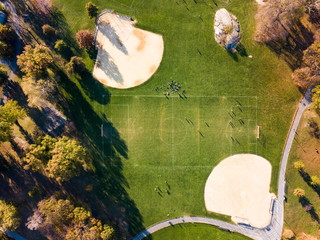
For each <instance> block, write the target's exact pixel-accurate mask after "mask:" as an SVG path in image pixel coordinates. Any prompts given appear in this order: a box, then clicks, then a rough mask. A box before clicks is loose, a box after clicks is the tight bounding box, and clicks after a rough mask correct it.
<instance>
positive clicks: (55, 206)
mask: <svg viewBox="0 0 320 240" xmlns="http://www.w3.org/2000/svg"><path fill="white" fill-rule="evenodd" d="M38 211H39V212H40V213H41V214H42V215H43V217H44V221H43V222H41V223H40V229H41V227H44V226H46V227H50V228H53V229H54V230H57V229H58V230H59V232H60V233H61V234H62V237H63V239H65V240H108V239H111V237H112V236H113V234H114V229H113V228H112V227H111V226H109V225H107V224H103V223H102V222H101V221H100V220H98V219H96V218H93V217H92V216H91V212H90V211H88V210H86V209H85V208H83V207H76V206H74V204H72V203H71V202H70V201H69V200H63V199H59V200H57V199H56V198H54V197H51V198H49V199H45V200H42V201H41V202H39V204H38Z"/></svg>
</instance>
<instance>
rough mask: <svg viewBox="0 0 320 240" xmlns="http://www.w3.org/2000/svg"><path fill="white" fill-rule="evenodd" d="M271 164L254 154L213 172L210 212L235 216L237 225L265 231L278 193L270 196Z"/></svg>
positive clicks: (209, 185) (208, 189) (230, 160)
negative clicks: (241, 224) (240, 224)
mask: <svg viewBox="0 0 320 240" xmlns="http://www.w3.org/2000/svg"><path fill="white" fill-rule="evenodd" d="M270 180H271V164H270V163H269V162H268V161H267V160H266V159H264V158H262V157H259V156H257V155H253V154H237V155H233V156H231V157H228V158H226V159H225V160H223V161H222V162H220V163H219V164H218V165H217V166H216V167H215V168H214V169H213V171H212V172H211V174H210V176H209V178H208V180H207V182H206V186H205V191H204V198H205V204H206V208H207V210H208V211H210V212H216V213H221V214H225V215H229V216H231V219H232V221H234V222H236V223H244V224H249V225H251V226H253V227H257V228H264V227H266V226H267V225H269V224H270V221H271V211H272V204H273V199H274V198H275V195H274V194H271V193H269V185H270Z"/></svg>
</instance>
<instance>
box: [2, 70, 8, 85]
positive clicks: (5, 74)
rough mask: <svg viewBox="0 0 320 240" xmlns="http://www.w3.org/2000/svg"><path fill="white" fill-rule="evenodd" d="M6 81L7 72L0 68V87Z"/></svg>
mask: <svg viewBox="0 0 320 240" xmlns="http://www.w3.org/2000/svg"><path fill="white" fill-rule="evenodd" d="M8 79H9V75H8V72H7V71H6V70H5V69H4V68H2V67H0V86H1V85H2V84H4V83H5V82H6V81H8Z"/></svg>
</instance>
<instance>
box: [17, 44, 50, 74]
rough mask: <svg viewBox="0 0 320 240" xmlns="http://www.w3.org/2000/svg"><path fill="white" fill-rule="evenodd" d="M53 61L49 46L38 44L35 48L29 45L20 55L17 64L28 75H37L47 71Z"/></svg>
mask: <svg viewBox="0 0 320 240" xmlns="http://www.w3.org/2000/svg"><path fill="white" fill-rule="evenodd" d="M52 62H53V58H52V57H51V55H50V51H49V49H48V48H47V47H45V46H41V45H38V46H36V47H35V48H33V47H31V46H30V45H27V46H25V48H24V51H23V52H22V54H20V55H19V56H18V61H17V64H18V65H19V67H20V69H21V71H22V72H24V73H25V74H26V75H27V76H37V75H39V74H41V73H43V72H45V71H46V69H47V68H48V67H49V66H50V64H51V63H52Z"/></svg>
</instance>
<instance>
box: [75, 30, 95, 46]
mask: <svg viewBox="0 0 320 240" xmlns="http://www.w3.org/2000/svg"><path fill="white" fill-rule="evenodd" d="M76 40H77V42H78V44H79V46H80V47H81V48H84V49H86V50H89V49H91V48H93V45H94V36H93V33H92V32H91V31H89V30H80V31H78V32H77V34H76Z"/></svg>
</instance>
